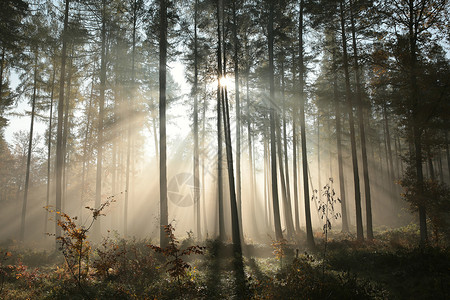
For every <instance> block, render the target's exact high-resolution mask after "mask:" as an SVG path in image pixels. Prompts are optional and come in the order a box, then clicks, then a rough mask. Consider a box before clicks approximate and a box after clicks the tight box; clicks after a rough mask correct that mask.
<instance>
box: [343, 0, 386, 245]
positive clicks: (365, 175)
mask: <svg viewBox="0 0 450 300" xmlns="http://www.w3.org/2000/svg"><path fill="white" fill-rule="evenodd" d="M353 13H354V12H353V2H352V0H350V22H351V31H352V44H353V58H354V72H355V82H356V100H357V107H358V123H359V135H360V141H361V152H362V165H363V179H364V194H365V198H366V227H367V228H366V230H367V239H368V240H370V241H371V240H373V228H372V199H371V195H370V180H369V164H368V161H367V149H366V131H365V128H364V117H363V100H362V91H361V83H360V80H361V78H360V68H359V61H358V60H359V56H358V47H357V45H356V30H355V21H354V14H353ZM390 158H391V160H390V162H391V164H392V154H391V156H390ZM391 169H392V168H391Z"/></svg>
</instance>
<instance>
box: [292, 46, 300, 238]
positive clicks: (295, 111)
mask: <svg viewBox="0 0 450 300" xmlns="http://www.w3.org/2000/svg"><path fill="white" fill-rule="evenodd" d="M295 75H296V64H295V49H292V82H293V86H294V90H293V91H294V93H295V92H296V91H297V90H296V89H295V82H297V78H296V76H295ZM298 109H299V107H298V103H297V102H294V104H293V106H292V185H293V186H294V210H295V212H294V217H295V220H294V223H295V232H296V233H297V234H299V233H300V211H299V203H298V201H299V198H298V175H297V174H298V173H297V117H298Z"/></svg>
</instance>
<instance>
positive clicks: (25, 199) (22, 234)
mask: <svg viewBox="0 0 450 300" xmlns="http://www.w3.org/2000/svg"><path fill="white" fill-rule="evenodd" d="M37 64H38V53H37V50H36V51H35V52H34V75H33V100H32V104H31V124H30V137H29V140H28V154H27V172H26V174H25V188H24V193H23V206H22V219H21V223H20V240H21V241H23V240H24V239H25V217H26V213H27V202H28V188H29V184H30V167H31V151H32V146H33V129H34V115H35V109H36V90H37Z"/></svg>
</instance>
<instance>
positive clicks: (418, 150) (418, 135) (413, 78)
mask: <svg viewBox="0 0 450 300" xmlns="http://www.w3.org/2000/svg"><path fill="white" fill-rule="evenodd" d="M408 4H409V24H408V25H409V33H408V35H409V50H410V59H411V62H410V72H411V74H410V84H411V88H410V90H411V100H412V101H411V102H412V118H413V119H412V122H413V128H412V131H413V140H414V151H415V152H414V162H415V168H416V176H417V184H418V194H419V195H418V196H419V197H424V196H425V195H424V190H423V184H424V179H423V169H422V129H421V128H420V127H419V115H420V111H419V108H418V105H419V98H418V97H419V96H418V94H419V90H418V86H417V75H416V64H417V53H416V49H417V44H416V43H417V34H418V33H417V26H418V24H417V23H416V20H415V18H416V13H415V11H414V10H415V7H414V1H409V3H408ZM418 208H419V222H420V245H421V246H422V247H423V246H425V244H426V243H427V242H428V233H427V217H426V209H425V206H424V205H419V207H418Z"/></svg>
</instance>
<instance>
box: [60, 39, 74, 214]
mask: <svg viewBox="0 0 450 300" xmlns="http://www.w3.org/2000/svg"><path fill="white" fill-rule="evenodd" d="M73 52H74V46H73V44H72V49H71V53H70V56H69V74H68V76H67V93H66V102H65V103H64V128H63V145H62V152H63V155H64V159H63V196H62V203H61V209H62V210H63V211H65V205H66V202H67V164H68V160H69V153H68V151H67V140H68V136H69V133H70V128H69V127H70V124H69V109H70V97H71V87H72V72H73V65H72V62H73Z"/></svg>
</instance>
